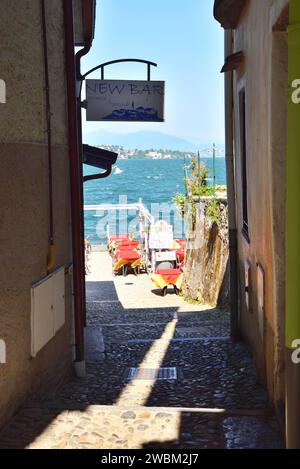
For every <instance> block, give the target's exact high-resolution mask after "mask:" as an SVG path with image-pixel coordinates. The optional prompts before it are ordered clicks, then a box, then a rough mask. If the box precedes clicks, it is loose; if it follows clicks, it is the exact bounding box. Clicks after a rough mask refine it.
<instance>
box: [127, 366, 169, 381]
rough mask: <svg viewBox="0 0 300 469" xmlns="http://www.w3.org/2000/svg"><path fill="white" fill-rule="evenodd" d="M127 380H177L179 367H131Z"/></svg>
mask: <svg viewBox="0 0 300 469" xmlns="http://www.w3.org/2000/svg"><path fill="white" fill-rule="evenodd" d="M126 379H127V380H132V379H143V380H154V379H157V380H163V379H164V380H175V379H177V369H176V368H175V367H169V368H129V370H128V373H127V375H126Z"/></svg>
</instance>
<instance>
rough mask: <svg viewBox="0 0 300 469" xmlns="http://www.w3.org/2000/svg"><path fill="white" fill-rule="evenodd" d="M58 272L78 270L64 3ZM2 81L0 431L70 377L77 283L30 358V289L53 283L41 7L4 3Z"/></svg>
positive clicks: (55, 37) (53, 96)
mask: <svg viewBox="0 0 300 469" xmlns="http://www.w3.org/2000/svg"><path fill="white" fill-rule="evenodd" d="M45 3H46V14H47V33H48V60H49V79H50V102H51V128H52V153H53V202H54V239H55V244H56V247H57V260H56V265H57V267H59V266H61V265H66V266H67V265H69V264H70V263H71V262H72V255H71V252H72V245H71V220H70V188H69V156H68V120H67V106H66V79H65V60H64V22H63V9H62V5H63V4H62V0H51V1H46V2H45ZM0 8H1V12H0V48H1V49H0V78H1V79H3V80H4V81H5V83H6V91H7V96H6V104H0V161H1V167H0V261H1V263H0V338H1V339H3V340H4V341H5V343H6V364H0V424H1V423H2V422H3V421H4V420H5V419H6V418H8V417H9V416H10V415H11V414H12V413H13V412H14V411H15V410H16V409H17V407H18V406H19V405H20V404H21V403H23V402H24V401H25V400H26V399H32V398H34V397H36V396H38V395H39V394H42V393H43V392H45V391H49V390H50V389H51V388H54V387H55V386H56V385H57V384H59V383H60V382H61V381H62V380H64V379H66V377H67V376H68V375H69V374H70V367H71V347H70V342H71V311H72V304H71V302H72V301H71V298H72V295H71V278H70V276H69V275H66V279H65V280H66V324H65V326H64V327H63V328H62V329H61V330H60V331H59V333H58V334H57V336H56V337H55V338H54V339H52V340H51V341H50V342H49V343H48V344H47V345H46V346H45V347H44V349H42V351H41V352H39V353H38V355H37V357H36V358H31V357H30V340H31V335H30V287H31V285H32V284H33V283H35V282H36V281H37V280H39V279H40V278H41V277H43V276H45V275H46V266H47V263H46V261H47V251H48V238H49V198H48V159H47V140H46V137H47V134H46V107H45V103H46V97H45V72H44V60H43V47H42V26H41V8H40V1H39V0H22V1H21V0H17V1H15V2H12V1H10V0H1V5H0Z"/></svg>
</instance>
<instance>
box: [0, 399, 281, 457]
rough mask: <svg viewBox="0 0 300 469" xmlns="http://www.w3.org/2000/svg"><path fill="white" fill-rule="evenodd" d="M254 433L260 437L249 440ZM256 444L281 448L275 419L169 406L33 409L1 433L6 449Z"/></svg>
mask: <svg viewBox="0 0 300 469" xmlns="http://www.w3.org/2000/svg"><path fill="white" fill-rule="evenodd" d="M249 425H250V427H251V428H249ZM249 430H251V431H252V435H253V432H254V434H255V437H254V438H253V436H252V439H251V440H250V441H249V433H248V432H249ZM237 435H239V436H237ZM262 435H263V437H262ZM254 445H255V447H265V448H267V447H270V448H280V447H281V442H280V440H279V439H278V436H277V433H276V425H274V422H273V421H272V419H270V417H262V416H256V417H254V416H251V417H228V416H224V415H223V414H218V413H205V412H203V413H202V412H201V413H200V412H199V413H197V412H191V411H188V410H176V409H170V408H145V407H139V408H130V409H128V408H115V407H110V406H90V407H87V408H85V409H74V410H67V409H66V410H63V409H62V408H60V407H58V408H55V407H28V408H24V409H23V410H22V411H21V412H20V413H19V415H18V418H17V419H16V420H15V421H14V423H13V424H10V425H8V426H7V427H6V428H5V429H4V430H3V431H2V432H1V434H0V448H1V449H4V448H29V449H37V448H38V449H75V448H76V449H127V448H130V449H141V448H159V447H162V448H178V449H180V448H186V449H189V448H190V449H191V448H197V449H205V448H211V449H219V448H224V447H228V448H229V447H230V448H231V447H234V448H251V447H253V446H254Z"/></svg>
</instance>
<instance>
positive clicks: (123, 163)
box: [84, 157, 226, 244]
mask: <svg viewBox="0 0 300 469" xmlns="http://www.w3.org/2000/svg"><path fill="white" fill-rule="evenodd" d="M201 161H203V162H204V163H205V165H206V167H207V168H209V169H210V170H211V171H212V167H213V160H212V158H202V159H201ZM183 164H184V161H183V159H165V160H162V159H161V160H152V159H128V160H119V161H118V162H117V164H116V165H115V166H114V169H113V172H112V174H111V175H110V176H109V177H108V178H105V179H99V180H95V181H88V182H86V183H85V184H84V203H85V205H95V204H103V203H112V204H117V203H120V202H126V201H127V202H128V203H134V202H138V200H139V198H142V202H143V204H144V205H145V206H146V207H147V208H148V209H149V210H150V211H151V213H153V211H154V212H155V211H157V210H158V208H157V205H155V204H163V205H162V207H163V210H162V211H164V210H167V209H166V207H167V206H168V207H170V210H172V207H171V205H172V197H173V196H174V195H175V194H176V193H177V192H184V182H183ZM100 171H101V170H100ZM97 172H99V170H97V169H94V168H91V167H85V168H84V174H94V173H97ZM211 176H212V174H210V175H209V177H211ZM216 183H217V184H218V185H223V184H226V169H225V158H221V157H220V158H216ZM173 208H174V207H173ZM95 215H96V213H95V212H93V211H92V212H90V211H86V212H85V236H86V237H87V238H88V239H89V242H90V243H91V244H99V243H105V242H106V225H107V224H108V223H109V224H110V225H111V226H110V230H111V231H110V232H111V233H112V232H113V231H116V230H118V229H120V230H121V231H124V230H126V229H127V231H128V232H129V233H130V232H131V231H130V230H131V229H132V226H134V222H135V221H136V220H135V216H136V213H135V212H132V213H126V212H122V213H120V214H117V215H118V216H117V222H116V223H117V225H116V223H115V221H114V220H115V219H116V214H114V213H107V212H106V213H104V212H103V213H98V216H95ZM99 215H100V216H99ZM160 218H165V217H164V215H161V216H160ZM167 221H169V222H170V221H171V223H172V219H168V220H167ZM119 225H120V226H119ZM121 225H122V226H121ZM178 229H179V228H178ZM179 231H180V229H179ZM176 235H177V236H178V237H179V236H180V235H181V233H180V232H179V233H176V232H175V236H176Z"/></svg>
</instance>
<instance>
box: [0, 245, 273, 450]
mask: <svg viewBox="0 0 300 469" xmlns="http://www.w3.org/2000/svg"><path fill="white" fill-rule="evenodd" d="M92 257H93V256H92ZM87 280H88V283H87V298H88V305H87V306H88V317H87V320H88V328H89V329H91V330H95V331H97V333H98V334H99V333H102V334H103V337H104V345H105V350H104V352H103V350H100V353H98V354H97V355H96V359H95V358H93V357H88V358H89V360H88V362H87V375H86V378H85V379H76V378H74V379H73V380H72V381H71V382H70V383H68V384H66V385H65V386H63V387H62V388H61V389H60V390H59V391H58V392H56V394H55V395H52V396H48V398H47V399H46V400H45V401H43V402H32V403H28V404H27V405H26V406H24V407H23V408H22V409H21V410H20V411H19V412H18V414H17V415H16V416H15V417H14V418H13V419H12V420H11V421H10V422H9V423H8V424H7V426H6V427H5V428H4V429H3V430H2V432H1V433H0V448H103V449H104V448H105V449H109V448H199V449H201V448H216V449H217V448H280V447H282V441H281V438H280V434H279V429H278V425H277V422H276V421H275V419H274V417H273V415H272V413H271V412H270V409H269V408H268V402H267V395H266V393H265V390H264V388H263V387H262V385H261V384H260V382H259V379H258V376H257V374H256V371H255V367H254V364H253V361H252V358H251V355H250V353H249V350H248V349H247V347H246V346H245V345H243V344H234V343H232V342H231V341H230V340H229V315H228V313H227V312H226V311H221V310H217V309H208V308H205V307H203V308H199V306H198V305H189V304H187V303H185V302H184V301H183V299H182V298H180V297H177V296H176V295H173V294H171V293H170V294H169V295H167V296H166V297H164V298H163V297H160V296H159V295H158V294H157V292H156V291H155V290H153V287H152V284H151V281H150V280H149V278H148V277H147V276H146V275H141V276H139V277H134V276H133V275H129V276H128V277H116V278H113V277H112V275H111V271H110V259H109V257H108V255H106V254H105V253H94V257H93V264H92V271H91V275H90V276H89V277H88V278H87ZM170 367H174V368H175V369H176V373H177V379H173V380H171V379H169V380H161V379H157V377H155V374H154V375H153V372H152V370H154V369H158V368H170ZM131 368H137V369H138V370H139V373H140V374H139V375H138V376H137V377H136V379H132V378H131V379H128V373H129V370H130V369H131ZM143 373H144V376H143ZM145 373H146V374H147V376H145ZM142 378H147V379H142Z"/></svg>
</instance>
